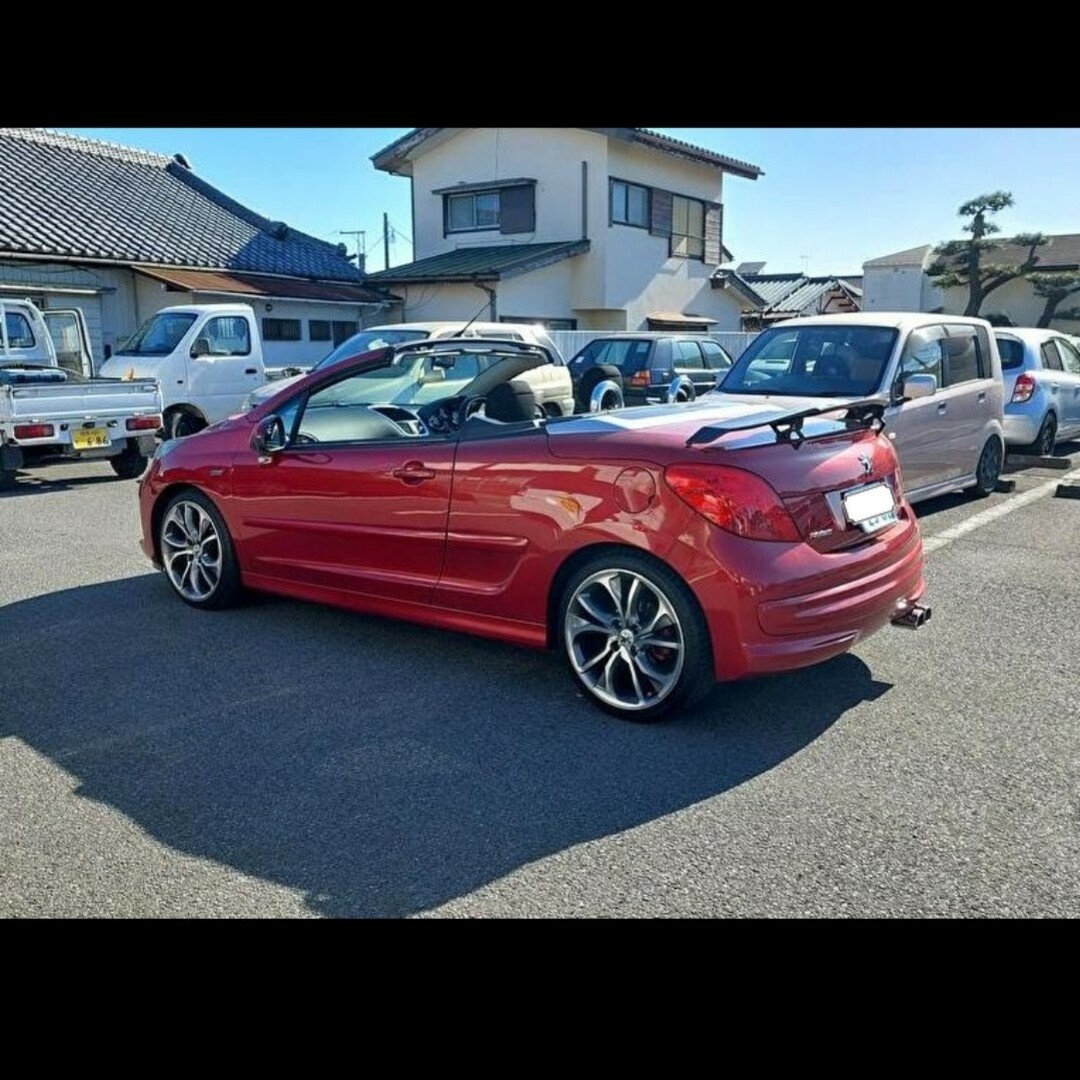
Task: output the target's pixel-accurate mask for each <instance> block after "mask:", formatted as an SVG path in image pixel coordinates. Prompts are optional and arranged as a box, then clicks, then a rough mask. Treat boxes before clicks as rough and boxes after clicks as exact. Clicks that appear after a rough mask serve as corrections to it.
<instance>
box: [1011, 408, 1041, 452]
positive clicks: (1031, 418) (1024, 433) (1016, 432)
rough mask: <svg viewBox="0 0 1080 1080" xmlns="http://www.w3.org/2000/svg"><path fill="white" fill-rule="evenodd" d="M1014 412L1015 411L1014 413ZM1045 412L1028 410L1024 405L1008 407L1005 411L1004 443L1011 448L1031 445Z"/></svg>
mask: <svg viewBox="0 0 1080 1080" xmlns="http://www.w3.org/2000/svg"><path fill="white" fill-rule="evenodd" d="M1014 410H1015V411H1014ZM1044 415H1045V410H1044V409H1043V408H1042V407H1041V406H1040V408H1039V409H1038V411H1036V410H1034V409H1030V410H1029V409H1028V408H1027V407H1026V405H1009V406H1007V407H1006V409H1005V442H1006V443H1008V444H1009V445H1011V446H1016V445H1026V444H1027V443H1033V442H1034V441H1035V439H1036V438H1037V437H1038V434H1039V428H1040V427H1041V426H1042V422H1043V417H1044Z"/></svg>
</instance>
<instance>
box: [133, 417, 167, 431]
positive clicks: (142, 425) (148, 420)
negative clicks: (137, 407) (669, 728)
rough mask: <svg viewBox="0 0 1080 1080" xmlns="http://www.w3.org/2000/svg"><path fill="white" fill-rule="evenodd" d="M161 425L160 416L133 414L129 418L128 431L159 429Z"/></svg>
mask: <svg viewBox="0 0 1080 1080" xmlns="http://www.w3.org/2000/svg"><path fill="white" fill-rule="evenodd" d="M159 427H161V417H160V416H132V417H130V418H129V419H128V422H127V429H128V431H157V429H158V428H159Z"/></svg>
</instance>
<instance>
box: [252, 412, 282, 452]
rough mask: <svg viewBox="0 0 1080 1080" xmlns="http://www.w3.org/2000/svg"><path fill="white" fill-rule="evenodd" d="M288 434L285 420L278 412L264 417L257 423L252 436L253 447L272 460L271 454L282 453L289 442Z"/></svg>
mask: <svg viewBox="0 0 1080 1080" xmlns="http://www.w3.org/2000/svg"><path fill="white" fill-rule="evenodd" d="M287 441H288V440H287V436H286V434H285V421H284V420H282V419H281V417H280V416H278V415H276V414H271V415H270V416H265V417H263V419H262V420H260V421H259V422H258V424H256V425H255V432H254V434H253V435H252V436H251V449H252V450H254V451H255V453H257V454H258V455H259V457H260V458H264V459H265V460H267V461H269V460H270V455H271V454H277V453H280V452H281V451H282V450H284V449H285V443H286V442H287Z"/></svg>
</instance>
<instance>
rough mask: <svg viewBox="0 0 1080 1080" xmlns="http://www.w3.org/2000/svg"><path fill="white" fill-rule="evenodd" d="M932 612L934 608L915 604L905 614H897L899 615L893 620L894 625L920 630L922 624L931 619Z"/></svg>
mask: <svg viewBox="0 0 1080 1080" xmlns="http://www.w3.org/2000/svg"><path fill="white" fill-rule="evenodd" d="M932 614H933V609H932V608H928V607H922V606H921V605H920V604H915V605H913V606H912V607H910V608H908V610H907V611H905V612H904V614H903V615H897V617H896V618H895V619H893V620H892V624H893V626H899V627H902V628H903V629H905V630H918V629H919V628H920V627H921V626H923V625H924V624H925V623H928V622H929V621H930V616H931V615H932Z"/></svg>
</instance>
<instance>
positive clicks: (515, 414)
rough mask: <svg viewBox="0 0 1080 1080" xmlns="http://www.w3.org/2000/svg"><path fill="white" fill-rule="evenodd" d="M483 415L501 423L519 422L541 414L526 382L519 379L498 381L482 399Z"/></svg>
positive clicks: (534, 396) (538, 405)
mask: <svg viewBox="0 0 1080 1080" xmlns="http://www.w3.org/2000/svg"><path fill="white" fill-rule="evenodd" d="M484 415H485V416H486V417H487V418H488V419H489V420H497V421H498V422H499V423H501V424H520V423H522V422H524V421H526V420H536V419H537V418H538V417H540V416H542V415H543V413H542V410H541V407H540V403H539V402H538V401H537V399H536V394H535V393H534V392H533V389H532V387H531V386H529V384H528V383H526V382H523V381H521V380H520V379H514V380H512V381H511V382H504V383H500V384H499V385H498V386H496V387H495V388H494V389H493V390H492V391H491V392H490V393H489V394H488V395H487V397H486V398H485V399H484Z"/></svg>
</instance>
